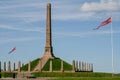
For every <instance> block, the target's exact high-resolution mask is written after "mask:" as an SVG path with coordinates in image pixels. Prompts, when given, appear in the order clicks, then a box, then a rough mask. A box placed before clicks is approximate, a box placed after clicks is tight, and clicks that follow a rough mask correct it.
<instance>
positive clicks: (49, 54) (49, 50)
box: [43, 3, 54, 59]
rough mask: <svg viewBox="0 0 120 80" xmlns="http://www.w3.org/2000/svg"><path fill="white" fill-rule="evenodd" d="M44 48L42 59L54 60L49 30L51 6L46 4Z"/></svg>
mask: <svg viewBox="0 0 120 80" xmlns="http://www.w3.org/2000/svg"><path fill="white" fill-rule="evenodd" d="M46 12H47V13H46V46H45V52H44V55H43V58H47V59H48V58H54V55H53V48H52V31H51V30H52V29H51V4H50V3H48V4H47V11H46Z"/></svg>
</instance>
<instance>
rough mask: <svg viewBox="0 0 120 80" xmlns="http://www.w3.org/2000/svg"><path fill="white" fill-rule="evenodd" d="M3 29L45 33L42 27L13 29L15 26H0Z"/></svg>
mask: <svg viewBox="0 0 120 80" xmlns="http://www.w3.org/2000/svg"><path fill="white" fill-rule="evenodd" d="M0 28H1V29H8V30H17V31H31V32H43V29H42V28H40V27H31V28H30V27H28V28H25V27H24V28H22V27H21V28H18V27H13V26H8V25H0Z"/></svg>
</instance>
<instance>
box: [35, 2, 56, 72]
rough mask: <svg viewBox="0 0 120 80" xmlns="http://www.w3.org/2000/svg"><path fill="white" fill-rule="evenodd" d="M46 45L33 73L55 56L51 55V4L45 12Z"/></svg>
mask: <svg viewBox="0 0 120 80" xmlns="http://www.w3.org/2000/svg"><path fill="white" fill-rule="evenodd" d="M46 12H47V13H46V45H45V52H44V55H43V57H42V58H40V61H39V63H38V65H37V66H36V67H35V69H34V71H41V70H42V68H43V67H44V65H45V64H46V62H47V61H48V60H49V59H51V58H52V59H54V58H55V56H54V55H53V48H52V31H51V30H52V29H51V4H50V3H48V4H47V11H46Z"/></svg>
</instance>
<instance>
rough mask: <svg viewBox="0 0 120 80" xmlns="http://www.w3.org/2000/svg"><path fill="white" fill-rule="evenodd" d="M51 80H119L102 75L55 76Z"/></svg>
mask: <svg viewBox="0 0 120 80" xmlns="http://www.w3.org/2000/svg"><path fill="white" fill-rule="evenodd" d="M52 80H120V78H111V77H104V78H101V77H97V78H95V77H92V78H91V77H84V78H82V77H81V78H80V77H71V78H69V77H64V78H56V79H52Z"/></svg>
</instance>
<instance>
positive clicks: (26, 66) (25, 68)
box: [21, 58, 40, 71]
mask: <svg viewBox="0 0 120 80" xmlns="http://www.w3.org/2000/svg"><path fill="white" fill-rule="evenodd" d="M39 60H40V59H39V58H37V59H35V60H33V61H31V71H32V70H33V69H34V68H35V66H37V64H38V62H39ZM21 71H28V63H27V64H25V65H24V66H22V67H21Z"/></svg>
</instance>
